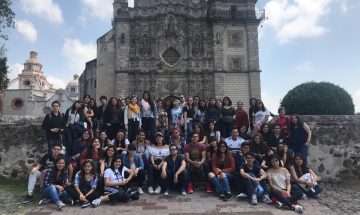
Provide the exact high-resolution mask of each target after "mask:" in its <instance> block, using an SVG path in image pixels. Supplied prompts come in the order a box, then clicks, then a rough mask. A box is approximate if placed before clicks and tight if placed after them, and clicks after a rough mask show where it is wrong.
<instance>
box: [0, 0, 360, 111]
mask: <svg viewBox="0 0 360 215" xmlns="http://www.w3.org/2000/svg"><path fill="white" fill-rule="evenodd" d="M112 2H113V0H72V1H70V0H65V1H64V0H63V1H60V0H17V1H13V5H12V9H13V10H14V12H15V13H16V29H14V30H9V31H8V34H9V37H10V39H9V40H8V41H7V42H6V47H7V49H8V53H7V55H8V64H9V65H10V67H11V74H10V77H11V78H14V77H15V76H16V74H17V73H19V72H20V71H21V70H22V64H23V63H24V62H25V60H26V59H28V57H29V52H30V51H31V50H34V51H37V52H38V53H39V57H38V58H39V60H40V61H41V62H42V63H43V65H44V71H45V73H46V75H47V76H48V79H49V81H50V82H51V83H53V84H54V86H56V87H63V86H64V85H65V84H66V83H67V82H68V81H70V80H71V79H72V75H73V74H74V73H77V74H80V73H81V72H82V71H83V69H84V67H85V64H84V63H85V62H86V61H89V60H92V59H94V58H95V57H96V39H97V38H98V37H100V36H101V35H103V34H105V33H106V32H107V31H108V30H110V28H111V17H112ZM129 4H130V5H132V4H133V2H132V1H131V0H129ZM258 7H259V8H265V9H266V16H267V18H268V19H267V20H266V21H265V22H264V23H263V27H262V28H261V29H260V30H259V31H260V38H259V51H260V67H261V70H262V74H261V83H262V97H263V100H264V102H265V105H267V106H268V108H269V109H270V110H272V111H276V108H277V107H278V105H279V101H280V99H281V98H282V97H284V96H285V94H286V93H287V92H288V91H289V90H291V89H292V88H293V87H295V86H296V85H298V84H300V83H303V82H306V81H329V82H332V83H334V84H337V85H339V86H341V87H343V88H345V89H346V90H347V91H348V92H349V93H350V94H351V95H352V97H353V100H354V103H355V104H356V111H357V112H360V84H359V83H360V82H359V80H360V42H358V38H360V22H359V20H360V14H359V13H358V11H359V9H360V1H358V0H259V1H258Z"/></svg>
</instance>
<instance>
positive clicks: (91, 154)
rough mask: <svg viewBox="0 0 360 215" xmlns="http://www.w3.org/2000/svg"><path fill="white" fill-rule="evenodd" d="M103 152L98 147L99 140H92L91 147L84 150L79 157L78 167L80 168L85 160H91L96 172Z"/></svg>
mask: <svg viewBox="0 0 360 215" xmlns="http://www.w3.org/2000/svg"><path fill="white" fill-rule="evenodd" d="M102 154H103V152H102V149H101V145H100V140H99V139H97V138H95V139H93V141H92V143H91V145H90V146H89V147H88V148H86V149H84V150H83V151H82V153H81V155H80V166H82V165H83V164H84V162H85V160H88V159H90V160H93V161H94V165H95V168H96V170H97V171H98V170H99V162H100V159H101V156H102Z"/></svg>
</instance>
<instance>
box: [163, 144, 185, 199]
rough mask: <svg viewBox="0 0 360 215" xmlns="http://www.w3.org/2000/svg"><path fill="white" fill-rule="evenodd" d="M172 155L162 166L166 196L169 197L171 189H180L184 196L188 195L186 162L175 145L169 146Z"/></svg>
mask: <svg viewBox="0 0 360 215" xmlns="http://www.w3.org/2000/svg"><path fill="white" fill-rule="evenodd" d="M169 150H170V155H169V156H167V157H166V158H165V160H164V163H163V165H162V172H161V178H162V179H163V180H164V181H165V182H164V184H165V192H164V195H169V193H170V191H171V189H174V188H175V187H178V188H180V192H181V194H182V195H186V190H185V186H186V184H188V180H189V178H188V174H187V172H186V162H185V160H184V158H183V156H181V155H180V154H179V148H178V146H177V145H175V144H171V145H170V146H169Z"/></svg>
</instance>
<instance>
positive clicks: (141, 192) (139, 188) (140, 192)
mask: <svg viewBox="0 0 360 215" xmlns="http://www.w3.org/2000/svg"><path fill="white" fill-rule="evenodd" d="M138 192H139V194H140V195H144V191H143V190H142V188H141V187H138Z"/></svg>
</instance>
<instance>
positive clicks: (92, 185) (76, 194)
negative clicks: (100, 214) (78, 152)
mask: <svg viewBox="0 0 360 215" xmlns="http://www.w3.org/2000/svg"><path fill="white" fill-rule="evenodd" d="M97 181H98V178H97V172H96V168H95V165H94V162H93V161H91V160H86V161H85V162H84V163H83V165H82V166H81V170H80V171H78V172H77V173H76V175H75V180H74V186H68V187H66V189H65V190H66V192H67V193H68V194H69V196H70V197H71V198H72V199H73V200H76V201H80V202H81V208H86V207H88V206H90V202H91V201H93V200H94V199H96V198H99V194H98V192H97V190H96V188H97Z"/></svg>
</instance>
